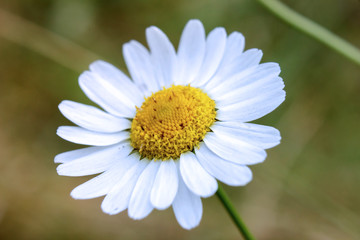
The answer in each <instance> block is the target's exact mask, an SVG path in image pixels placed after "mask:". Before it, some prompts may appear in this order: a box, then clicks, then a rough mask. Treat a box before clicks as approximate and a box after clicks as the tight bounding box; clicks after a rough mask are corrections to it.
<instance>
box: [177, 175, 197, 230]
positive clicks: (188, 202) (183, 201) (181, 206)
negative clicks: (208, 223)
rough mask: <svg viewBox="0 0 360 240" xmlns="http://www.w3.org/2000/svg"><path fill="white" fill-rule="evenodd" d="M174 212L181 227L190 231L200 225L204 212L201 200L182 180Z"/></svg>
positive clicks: (180, 180)
mask: <svg viewBox="0 0 360 240" xmlns="http://www.w3.org/2000/svg"><path fill="white" fill-rule="evenodd" d="M173 210H174V213H175V217H176V220H177V221H178V223H179V224H180V226H181V227H183V228H185V229H188V230H189V229H192V228H194V227H196V226H198V225H199V223H200V220H201V217H202V211H203V209H202V203H201V199H200V197H199V196H197V195H195V194H194V193H192V192H191V191H190V190H189V189H188V188H187V187H186V185H185V183H184V182H183V180H182V179H181V178H179V189H178V192H177V194H176V197H175V200H174V203H173Z"/></svg>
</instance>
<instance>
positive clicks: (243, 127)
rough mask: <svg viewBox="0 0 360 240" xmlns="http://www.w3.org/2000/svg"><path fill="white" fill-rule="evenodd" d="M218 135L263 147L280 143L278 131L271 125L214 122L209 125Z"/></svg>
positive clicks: (270, 146) (266, 147)
mask: <svg viewBox="0 0 360 240" xmlns="http://www.w3.org/2000/svg"><path fill="white" fill-rule="evenodd" d="M210 128H211V130H213V132H214V133H215V134H217V135H219V136H221V135H226V136H229V137H231V138H237V139H239V140H242V141H244V142H247V143H249V144H252V145H255V146H259V147H261V148H264V149H268V148H272V147H274V146H276V145H278V144H279V143H280V139H281V137H280V132H279V131H278V130H277V129H276V128H273V127H269V126H263V125H258V124H253V123H239V122H220V121H218V122H214V124H213V125H212V126H211V127H210Z"/></svg>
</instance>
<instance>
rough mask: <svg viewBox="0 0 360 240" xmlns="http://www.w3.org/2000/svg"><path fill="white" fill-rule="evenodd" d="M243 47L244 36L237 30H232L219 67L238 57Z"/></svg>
mask: <svg viewBox="0 0 360 240" xmlns="http://www.w3.org/2000/svg"><path fill="white" fill-rule="evenodd" d="M244 48H245V38H244V36H243V35H242V34H241V33H239V32H232V33H231V34H230V35H229V37H228V39H227V41H226V48H225V53H224V57H223V60H222V62H221V67H223V66H226V65H228V64H230V63H232V62H233V61H234V59H236V58H237V57H239V56H240V55H241V54H242V52H243V51H244Z"/></svg>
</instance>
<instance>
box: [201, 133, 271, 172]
mask: <svg viewBox="0 0 360 240" xmlns="http://www.w3.org/2000/svg"><path fill="white" fill-rule="evenodd" d="M204 142H205V144H206V146H207V147H208V148H209V149H210V150H211V151H212V152H213V153H215V154H216V155H218V156H219V157H221V158H223V159H225V160H228V161H231V162H234V163H237V164H242V165H250V164H257V163H260V162H263V161H264V160H265V158H266V152H265V151H264V150H263V149H262V148H259V147H257V146H254V145H251V144H249V143H247V142H244V141H241V140H239V139H238V138H236V137H232V135H226V134H216V133H213V132H208V133H207V134H206V135H205V138H204Z"/></svg>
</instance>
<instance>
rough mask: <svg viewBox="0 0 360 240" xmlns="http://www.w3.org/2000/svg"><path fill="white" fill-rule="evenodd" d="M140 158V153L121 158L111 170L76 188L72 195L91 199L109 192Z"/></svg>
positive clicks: (76, 197) (77, 197)
mask: <svg viewBox="0 0 360 240" xmlns="http://www.w3.org/2000/svg"><path fill="white" fill-rule="evenodd" d="M139 160H140V155H139V154H131V155H130V156H127V157H124V158H123V159H119V160H118V161H116V162H115V163H114V164H113V165H112V166H111V168H110V169H109V170H107V171H105V172H104V173H102V174H100V175H99V176H96V177H94V178H93V179H90V180H89V181H87V182H85V183H83V184H81V185H79V186H77V187H76V188H74V190H72V192H71V194H70V195H71V196H72V197H73V198H75V199H89V198H96V197H100V196H103V195H105V194H107V193H108V192H109V191H110V189H112V188H113V186H115V184H117V183H118V182H119V181H120V180H121V179H122V177H123V176H124V174H125V173H126V172H127V171H128V170H129V169H130V168H131V167H132V166H134V165H135V164H137V163H138V162H139Z"/></svg>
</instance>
